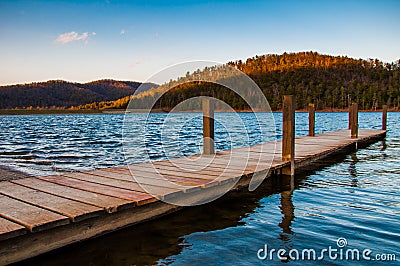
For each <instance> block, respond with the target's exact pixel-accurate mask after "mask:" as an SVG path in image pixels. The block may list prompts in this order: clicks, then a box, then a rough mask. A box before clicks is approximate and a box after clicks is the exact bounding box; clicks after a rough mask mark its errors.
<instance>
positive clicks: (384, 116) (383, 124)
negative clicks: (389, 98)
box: [382, 105, 387, 130]
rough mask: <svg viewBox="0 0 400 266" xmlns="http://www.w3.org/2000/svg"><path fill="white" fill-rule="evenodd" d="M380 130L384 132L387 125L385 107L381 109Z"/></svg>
mask: <svg viewBox="0 0 400 266" xmlns="http://www.w3.org/2000/svg"><path fill="white" fill-rule="evenodd" d="M382 109H383V110H382V130H386V125H387V105H384V106H383V107H382Z"/></svg>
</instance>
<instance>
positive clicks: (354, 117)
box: [350, 103, 358, 139]
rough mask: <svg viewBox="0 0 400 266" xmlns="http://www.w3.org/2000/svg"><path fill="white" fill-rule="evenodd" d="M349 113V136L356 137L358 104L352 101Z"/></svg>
mask: <svg viewBox="0 0 400 266" xmlns="http://www.w3.org/2000/svg"><path fill="white" fill-rule="evenodd" d="M350 110H351V112H352V115H351V138H352V139H356V138H358V104H357V103H353V104H352V105H351V107H350Z"/></svg>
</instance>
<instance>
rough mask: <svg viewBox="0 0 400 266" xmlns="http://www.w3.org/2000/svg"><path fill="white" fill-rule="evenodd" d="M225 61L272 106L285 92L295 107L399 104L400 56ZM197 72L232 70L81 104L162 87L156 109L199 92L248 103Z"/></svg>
mask: <svg viewBox="0 0 400 266" xmlns="http://www.w3.org/2000/svg"><path fill="white" fill-rule="evenodd" d="M227 65H228V66H231V67H234V68H236V69H239V70H241V71H243V72H244V73H245V74H247V75H249V76H250V77H251V78H252V79H253V80H254V81H255V82H256V83H257V85H258V86H259V87H260V88H261V90H262V91H263V93H264V95H265V96H266V98H267V99H268V101H269V103H270V106H271V108H272V110H279V109H280V108H281V102H282V96H283V95H285V94H294V95H295V96H296V107H297V109H302V108H305V107H306V106H307V105H308V103H314V104H315V105H316V108H317V109H320V110H321V109H324V110H329V109H332V110H333V109H345V108H347V107H348V106H349V104H350V103H352V102H358V103H359V107H360V109H363V110H375V109H378V108H381V106H382V105H384V104H387V105H388V106H389V108H397V109H398V108H399V106H400V61H397V62H393V63H390V64H389V63H386V64H384V63H382V62H381V61H379V60H376V59H368V60H364V59H353V58H349V57H345V56H330V55H321V54H318V53H315V52H301V53H284V54H282V55H274V54H273V55H262V56H255V57H253V58H249V59H247V60H246V61H245V62H242V61H240V60H239V61H235V62H229V63H228V64H227ZM195 77H196V78H198V79H199V80H202V79H203V78H207V80H210V79H211V80H214V81H218V80H221V79H229V78H230V73H229V70H225V69H223V68H222V67H206V68H205V69H203V70H197V71H194V72H193V73H187V75H186V77H181V78H179V79H177V80H174V81H170V82H168V83H166V84H163V85H162V86H160V87H158V88H154V89H150V90H148V91H146V92H143V93H141V94H138V95H135V96H128V97H125V98H121V99H119V100H117V101H109V102H102V103H93V104H91V106H89V105H87V106H81V107H80V108H88V107H94V106H95V107H103V108H126V107H127V106H128V102H129V101H130V100H131V103H130V105H129V107H130V108H133V109H135V108H144V107H145V106H148V103H150V102H152V101H153V98H154V97H158V96H159V95H161V94H163V93H164V92H165V91H168V92H167V93H165V94H164V95H163V96H162V97H161V99H160V100H158V101H157V102H156V104H155V106H154V108H161V109H165V110H170V109H172V108H173V107H174V106H176V105H177V104H178V103H179V102H181V101H183V100H185V99H188V98H191V97H195V96H199V95H209V96H213V97H216V98H218V99H221V100H223V101H225V102H226V103H228V104H229V105H230V106H232V107H233V108H235V109H238V110H243V109H246V108H248V106H247V105H246V104H245V102H244V101H243V100H242V99H241V98H240V97H239V96H238V95H236V94H235V93H234V92H232V91H231V90H229V89H227V88H224V87H222V86H220V85H215V84H213V83H209V82H202V81H198V82H196V81H194V80H196V79H195ZM210 77H211V78H210ZM185 81H187V82H186V83H185ZM181 83H184V84H181Z"/></svg>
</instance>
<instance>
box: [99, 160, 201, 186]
mask: <svg viewBox="0 0 400 266" xmlns="http://www.w3.org/2000/svg"><path fill="white" fill-rule="evenodd" d="M135 168H136V165H135ZM101 171H102V172H105V173H108V175H109V176H112V175H114V177H115V178H120V177H121V174H125V175H126V176H127V177H128V178H130V179H131V180H134V181H136V182H138V183H140V184H142V185H149V186H159V187H167V188H172V189H180V190H182V191H184V192H185V193H187V192H193V191H196V190H199V189H201V185H199V184H198V183H197V182H196V183H193V182H192V181H190V180H182V179H178V178H177V177H171V176H169V175H161V174H160V173H158V172H155V171H152V172H145V171H138V170H136V169H133V168H132V172H131V171H130V170H129V168H128V167H126V168H120V167H119V168H108V169H102V170H101ZM132 173H133V176H132V175H131V174H132Z"/></svg>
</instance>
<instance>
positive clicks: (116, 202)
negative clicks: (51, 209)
mask: <svg viewBox="0 0 400 266" xmlns="http://www.w3.org/2000/svg"><path fill="white" fill-rule="evenodd" d="M10 182H12V183H16V184H19V185H22V186H25V187H28V188H32V189H36V190H39V191H43V192H46V193H48V194H51V195H55V196H59V197H63V198H66V199H71V200H76V201H79V202H82V203H86V204H90V205H93V206H97V207H100V208H103V209H104V210H105V211H106V212H108V213H112V212H116V211H117V210H120V209H126V208H131V207H134V206H135V203H134V202H132V201H128V200H123V199H119V198H115V197H110V196H105V195H101V194H97V193H93V192H87V191H84V190H79V189H75V188H71V187H66V186H62V185H58V184H54V183H51V182H47V181H45V180H40V179H38V178H36V177H31V178H23V179H18V180H12V181H10Z"/></svg>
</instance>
